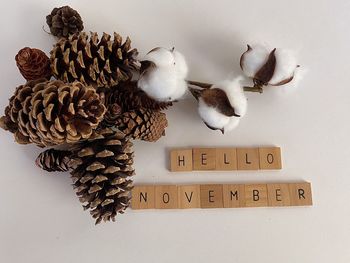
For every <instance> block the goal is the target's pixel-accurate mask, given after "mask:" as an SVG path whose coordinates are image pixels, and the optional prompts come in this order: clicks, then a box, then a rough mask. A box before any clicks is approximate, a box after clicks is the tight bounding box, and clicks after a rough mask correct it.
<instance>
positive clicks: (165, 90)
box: [137, 67, 178, 101]
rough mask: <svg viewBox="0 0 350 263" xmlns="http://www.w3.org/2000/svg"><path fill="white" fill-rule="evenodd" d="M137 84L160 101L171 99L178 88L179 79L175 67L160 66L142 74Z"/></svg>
mask: <svg viewBox="0 0 350 263" xmlns="http://www.w3.org/2000/svg"><path fill="white" fill-rule="evenodd" d="M137 84H138V87H139V88H140V89H142V90H143V91H144V92H146V94H147V95H148V96H150V97H151V98H153V99H155V100H158V101H171V97H172V95H173V94H174V93H175V92H176V89H177V84H178V79H177V78H176V73H175V69H174V68H172V69H169V68H162V67H159V68H155V69H153V70H152V71H150V72H148V73H147V75H144V76H142V77H141V78H140V79H139V81H138V83H137Z"/></svg>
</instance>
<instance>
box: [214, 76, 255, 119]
mask: <svg viewBox="0 0 350 263" xmlns="http://www.w3.org/2000/svg"><path fill="white" fill-rule="evenodd" d="M242 80H243V77H242V76H239V77H237V78H235V79H233V80H224V81H223V82H221V83H220V84H218V85H215V86H214V87H215V88H219V89H221V90H223V91H225V93H226V96H227V98H228V100H229V102H230V104H231V106H232V107H233V108H234V109H235V113H236V114H238V115H240V116H241V117H243V116H244V115H245V114H246V112H247V106H248V101H247V97H246V96H245V94H244V91H243V87H242V85H241V84H240V82H241V81H242ZM214 87H213V88H214Z"/></svg>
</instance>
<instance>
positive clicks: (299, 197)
mask: <svg viewBox="0 0 350 263" xmlns="http://www.w3.org/2000/svg"><path fill="white" fill-rule="evenodd" d="M289 194H290V202H291V205H292V206H312V193H311V184H310V183H308V182H305V183H292V184H289Z"/></svg>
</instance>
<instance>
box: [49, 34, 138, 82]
mask: <svg viewBox="0 0 350 263" xmlns="http://www.w3.org/2000/svg"><path fill="white" fill-rule="evenodd" d="M136 55H137V50H136V49H132V50H131V41H130V38H127V39H126V41H125V42H124V43H123V42H122V37H121V36H120V35H118V34H117V33H114V38H112V37H111V36H110V35H108V34H106V33H104V34H103V36H102V38H101V40H100V41H99V39H98V35H97V33H91V36H90V37H89V36H88V35H87V34H86V33H84V32H82V33H80V34H75V35H73V36H72V37H70V38H69V39H61V40H60V41H59V42H58V43H57V44H56V45H55V46H54V48H53V50H52V51H51V58H50V61H51V68H52V71H53V74H54V76H55V77H56V78H57V79H61V80H63V81H64V82H72V81H74V80H78V81H80V82H82V83H84V84H88V85H92V86H94V87H96V88H100V87H106V88H109V87H112V86H115V85H117V84H118V83H119V82H120V81H125V80H128V79H130V78H131V77H132V69H134V67H135V61H136Z"/></svg>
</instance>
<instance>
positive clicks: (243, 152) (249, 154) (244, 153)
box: [237, 148, 259, 170]
mask: <svg viewBox="0 0 350 263" xmlns="http://www.w3.org/2000/svg"><path fill="white" fill-rule="evenodd" d="M237 169H238V170H259V148H238V149H237Z"/></svg>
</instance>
